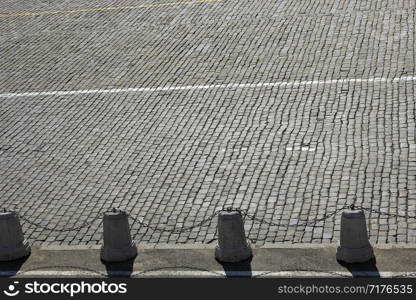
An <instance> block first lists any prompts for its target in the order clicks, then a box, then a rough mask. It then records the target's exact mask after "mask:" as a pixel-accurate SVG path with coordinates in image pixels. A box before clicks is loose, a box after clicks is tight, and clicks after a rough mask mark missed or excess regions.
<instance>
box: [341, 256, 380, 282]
mask: <svg viewBox="0 0 416 300" xmlns="http://www.w3.org/2000/svg"><path fill="white" fill-rule="evenodd" d="M338 263H339V264H340V265H341V266H343V267H344V268H346V269H348V271H350V272H351V274H352V277H376V278H380V273H379V271H378V269H377V266H376V264H377V261H376V259H375V258H373V259H371V260H369V261H367V262H365V263H354V264H351V263H346V262H342V261H338Z"/></svg>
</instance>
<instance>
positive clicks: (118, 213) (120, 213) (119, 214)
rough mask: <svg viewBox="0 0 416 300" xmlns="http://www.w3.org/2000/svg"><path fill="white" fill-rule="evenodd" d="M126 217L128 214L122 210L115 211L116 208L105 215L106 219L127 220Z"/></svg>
mask: <svg viewBox="0 0 416 300" xmlns="http://www.w3.org/2000/svg"><path fill="white" fill-rule="evenodd" d="M126 216H127V214H126V212H124V211H122V210H118V209H115V208H113V209H111V210H109V211H106V212H105V213H104V217H106V218H112V219H117V218H125V217H126Z"/></svg>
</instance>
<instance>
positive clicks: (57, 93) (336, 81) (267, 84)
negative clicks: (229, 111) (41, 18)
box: [0, 76, 416, 98]
mask: <svg viewBox="0 0 416 300" xmlns="http://www.w3.org/2000/svg"><path fill="white" fill-rule="evenodd" d="M415 80H416V76H407V77H397V78H367V79H360V78H358V79H333V80H312V81H280V82H263V83H229V84H212V85H188V86H168V87H156V88H122V89H94V90H75V91H47V92H25V93H3V94H0V98H14V97H36V96H67V95H82V94H115V93H146V92H163V91H181V90H204V89H226V88H238V89H244V88H262V87H287V86H289V87H290V86H308V85H330V84H344V83H363V82H364V83H381V82H385V83H388V82H406V81H415Z"/></svg>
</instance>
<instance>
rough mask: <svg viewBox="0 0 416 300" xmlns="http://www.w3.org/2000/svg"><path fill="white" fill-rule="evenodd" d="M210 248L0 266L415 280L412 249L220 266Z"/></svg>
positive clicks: (74, 272)
mask: <svg viewBox="0 0 416 300" xmlns="http://www.w3.org/2000/svg"><path fill="white" fill-rule="evenodd" d="M214 247H215V245H214V244H212V245H206V244H205V245H203V244H199V245H198V244H192V245H191V244H189V245H186V244H185V245H171V244H165V245H161V244H159V245H152V244H148V245H140V246H139V247H138V248H139V254H138V256H137V257H136V259H134V260H132V261H128V262H124V263H117V264H103V263H102V262H101V260H100V251H99V248H100V247H99V246H56V247H55V246H48V247H33V249H32V254H31V255H30V256H29V257H28V258H26V259H22V260H18V261H14V262H7V263H5V262H3V263H0V271H1V272H0V274H1V276H12V277H113V276H129V277H203V278H205V277H363V276H371V277H414V276H416V245H415V244H391V245H390V244H385V245H382V244H378V245H375V246H374V250H375V254H376V260H375V261H371V262H368V263H365V264H350V265H347V264H340V263H339V262H337V261H336V259H335V252H336V245H335V244H289V245H288V244H268V245H264V246H255V245H254V246H253V253H254V256H253V258H252V259H251V260H250V261H245V262H242V263H238V264H220V263H218V262H217V261H216V260H215V259H214Z"/></svg>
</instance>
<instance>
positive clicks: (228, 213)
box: [219, 209, 241, 219]
mask: <svg viewBox="0 0 416 300" xmlns="http://www.w3.org/2000/svg"><path fill="white" fill-rule="evenodd" d="M239 216H241V212H240V211H239V210H229V209H227V210H222V211H220V213H219V217H220V218H227V219H232V218H235V217H239Z"/></svg>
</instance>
